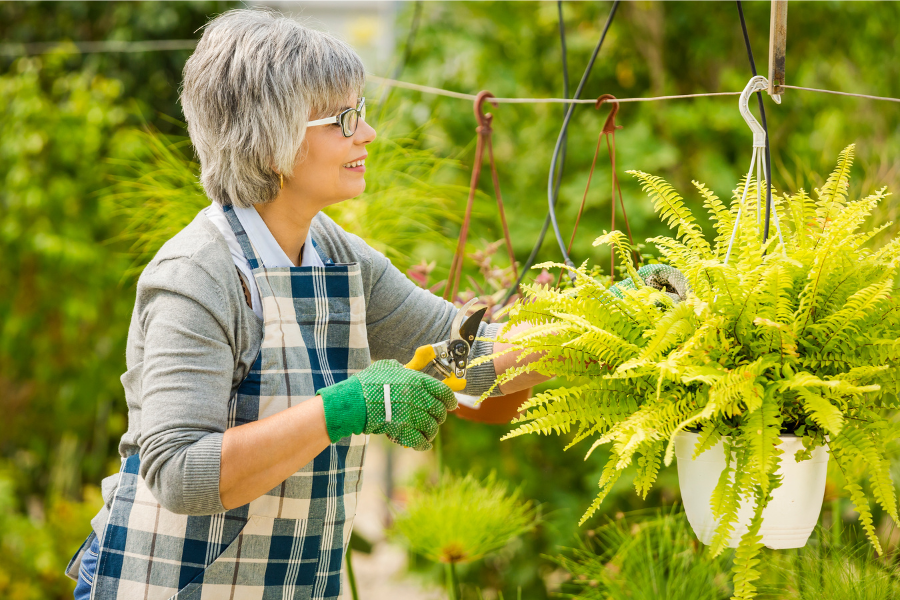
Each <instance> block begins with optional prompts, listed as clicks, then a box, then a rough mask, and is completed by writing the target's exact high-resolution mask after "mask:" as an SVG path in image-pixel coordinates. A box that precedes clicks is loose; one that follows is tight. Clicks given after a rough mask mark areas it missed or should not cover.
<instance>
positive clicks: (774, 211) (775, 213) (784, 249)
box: [757, 151, 787, 256]
mask: <svg viewBox="0 0 900 600" xmlns="http://www.w3.org/2000/svg"><path fill="white" fill-rule="evenodd" d="M760 156H761V158H762V164H763V169H762V172H763V173H765V172H766V153H765V152H764V151H762V152H760ZM757 186H759V184H757ZM758 190H759V188H758V187H757V195H758ZM772 219H773V220H774V221H775V231H777V232H778V241H779V242H781V252H782V253H783V254H784V255H785V256H787V246H785V245H784V238H783V237H782V236H781V223H779V222H778V209H777V208H776V207H775V197H774V196H773V197H772Z"/></svg>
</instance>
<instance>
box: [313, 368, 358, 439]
mask: <svg viewBox="0 0 900 600" xmlns="http://www.w3.org/2000/svg"><path fill="white" fill-rule="evenodd" d="M316 393H317V394H319V395H320V396H321V397H322V406H323V408H324V411H325V427H326V428H327V429H328V439H330V440H331V442H332V443H336V442H337V441H338V440H341V439H343V438H345V437H348V436H350V435H353V434H356V435H359V434H361V433H362V432H363V429H364V428H365V426H366V399H365V396H363V389H362V384H361V383H360V381H359V379H358V378H356V377H352V376H351V377H349V378H347V379H345V380H344V381H341V382H340V383H336V384H334V385H330V386H328V387H326V388H322V389H321V390H318V391H317V392H316Z"/></svg>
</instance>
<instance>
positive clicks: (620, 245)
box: [593, 230, 644, 288]
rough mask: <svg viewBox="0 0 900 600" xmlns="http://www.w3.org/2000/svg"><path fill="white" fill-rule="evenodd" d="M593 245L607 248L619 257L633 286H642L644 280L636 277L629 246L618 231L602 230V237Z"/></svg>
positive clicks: (636, 273)
mask: <svg viewBox="0 0 900 600" xmlns="http://www.w3.org/2000/svg"><path fill="white" fill-rule="evenodd" d="M593 245H594V246H601V245H602V246H609V247H610V249H611V250H612V251H613V252H615V253H616V254H618V255H619V261H621V264H624V265H625V269H626V270H627V271H628V276H629V277H630V278H631V281H632V283H633V284H634V286H635V287H636V288H639V287H641V286H642V285H644V280H643V279H641V276H640V275H638V272H637V271H636V270H635V268H634V263H633V262H632V258H631V254H632V248H631V244H629V243H628V240H626V239H625V234H624V233H622V232H621V231H618V230H616V231H610V232H607V231H606V230H604V231H603V235H601V236H600V237H598V238H597V239H596V240H594V244H593Z"/></svg>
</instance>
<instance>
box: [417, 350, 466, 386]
mask: <svg viewBox="0 0 900 600" xmlns="http://www.w3.org/2000/svg"><path fill="white" fill-rule="evenodd" d="M436 356H437V355H436V354H435V352H434V347H433V346H431V344H428V345H426V346H419V347H418V348H416V354H415V356H413V358H412V360H411V361H409V362H408V363H406V368H407V369H412V370H413V371H421V370H422V369H424V368H425V367H427V366H428V363H430V362H431V361H433V360H434V359H435V357H436ZM444 383H446V384H447V387H449V388H450V389H451V390H453V391H454V392H461V391H463V388H465V387H466V380H465V379H460V378H459V377H457V376H456V374H451V375H450V377H448V378H447V379H445V380H444Z"/></svg>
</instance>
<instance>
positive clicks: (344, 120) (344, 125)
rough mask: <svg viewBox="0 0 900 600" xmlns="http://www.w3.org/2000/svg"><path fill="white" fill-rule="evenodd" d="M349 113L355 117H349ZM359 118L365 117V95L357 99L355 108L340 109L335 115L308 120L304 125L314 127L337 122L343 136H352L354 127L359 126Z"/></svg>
mask: <svg viewBox="0 0 900 600" xmlns="http://www.w3.org/2000/svg"><path fill="white" fill-rule="evenodd" d="M351 115H355V117H356V118H351ZM360 119H362V120H364V121H365V119H366V99H365V97H363V98H360V99H359V101H358V102H357V103H356V108H348V109H347V110H343V111H341V113H340V114H339V115H335V116H333V117H326V118H324V119H316V120H315V121H310V122H309V123H307V124H306V126H307V127H315V126H317V125H334V124H339V125H340V126H341V133H342V134H344V137H352V136H353V134H354V133H356V128H357V127H358V126H359V120H360ZM351 128H352V129H351Z"/></svg>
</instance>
